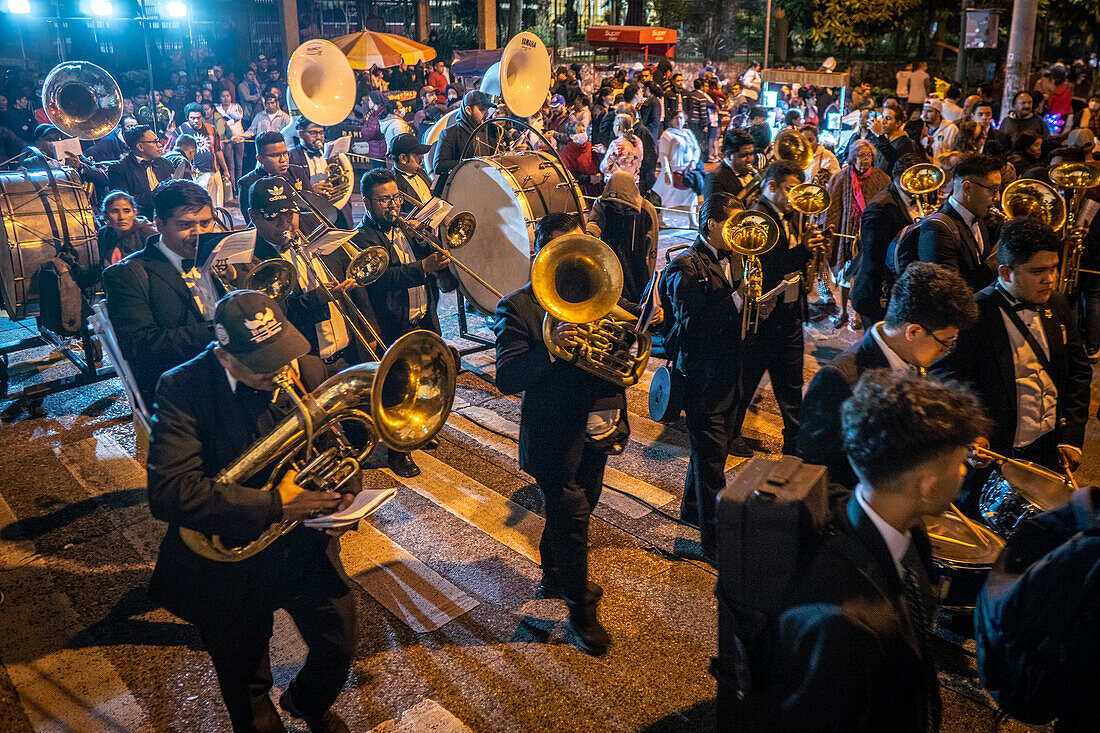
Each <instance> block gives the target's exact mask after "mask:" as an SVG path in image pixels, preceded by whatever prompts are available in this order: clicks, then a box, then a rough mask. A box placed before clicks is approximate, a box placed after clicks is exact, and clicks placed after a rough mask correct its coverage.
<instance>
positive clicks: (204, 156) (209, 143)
mask: <svg viewBox="0 0 1100 733" xmlns="http://www.w3.org/2000/svg"><path fill="white" fill-rule="evenodd" d="M183 113H184V114H185V115H187V121H186V122H184V123H183V124H182V125H180V126H179V127H177V128H176V130H175V132H174V133H173V135H172V137H171V138H169V143H172V142H174V138H175V137H178V136H179V135H190V136H191V137H193V138H195V141H196V142H197V143H198V147H197V149H196V151H195V159H194V160H193V161H191V162H192V164H193V165H194V167H195V173H196V176H195V183H197V184H199V185H200V186H202V187H203V188H205V189H206V190H207V192H208V193H209V194H210V199H211V201H213V202H214V208H220V207H221V206H222V202H223V194H224V190H223V185H224V184H225V183H226V182H227V181H229V170H228V169H227V168H226V166H225V156H224V155H222V143H221V138H220V137H219V136H218V133H217V132H216V131H215V130H214V128H213V126H211V125H210V123H208V122H206V120H205V119H204V116H203V108H202V107H200V106H199V105H197V104H189V105H187V106H186V107H185V108H184V110H183ZM219 173H220V174H221V175H219Z"/></svg>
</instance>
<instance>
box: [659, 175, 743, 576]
mask: <svg viewBox="0 0 1100 733" xmlns="http://www.w3.org/2000/svg"><path fill="white" fill-rule="evenodd" d="M739 209H741V204H740V202H739V201H738V200H737V199H736V198H734V197H733V196H732V195H730V194H728V193H724V192H722V191H718V192H715V193H713V194H711V195H710V196H709V197H707V198H706V199H705V200H704V201H703V206H702V208H701V209H700V210H699V235H698V236H697V237H696V239H695V242H694V243H693V244H692V245H691V247H689V248H688V249H687V251H685V252H683V253H682V254H680V255H679V256H678V257H676V259H674V260H673V261H672V262H671V263H670V264H669V266H668V267H667V268H666V269H665V272H664V275H663V276H662V278H661V295H662V302H663V303H665V307H666V308H668V309H669V316H670V318H671V321H670V325H669V336H668V337H667V339H666V343H667V344H669V345H672V344H675V346H674V347H673V351H674V352H675V354H676V365H675V366H676V370H677V371H678V372H680V373H681V374H683V375H684V377H685V380H684V381H685V384H684V387H685V390H684V391H685V394H684V411H685V413H686V414H687V429H688V440H689V441H690V443H691V462H690V464H689V465H688V474H687V482H686V484H685V486H684V497H683V501H682V502H681V504H680V518H681V519H683V520H684V521H685V522H690V523H691V524H697V525H699V534H700V538H701V544H702V550H703V555H704V557H705V558H707V560H708V561H709V562H711V563H712V564H713V563H714V561H715V558H716V557H717V555H716V544H715V541H716V535H715V533H716V527H715V504H716V500H717V497H718V492H719V491H721V490H722V489H723V488H725V486H726V476H725V470H726V454H727V451H728V448H729V444H730V441H731V439H732V438H734V437H736V433H734V432H732V430H733V428H734V427H735V426H734V424H733V422H734V419H735V416H736V411H737V403H738V396H739V379H740V370H739V369H738V364H739V363H740V351H741V316H740V313H739V305H738V302H736V301H735V299H734V295H735V292H736V289H737V282H738V281H739V280H740V279H741V262H740V259H741V258H740V255H737V254H735V253H733V252H731V251H730V249H729V247H728V246H727V245H726V243H725V241H724V240H723V238H722V226H723V224H724V223H725V221H726V220H727V219H728V218H729V217H730V216H732V215H733V214H734V213H736V212H737V211H738V210H739Z"/></svg>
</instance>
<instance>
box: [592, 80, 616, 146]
mask: <svg viewBox="0 0 1100 733" xmlns="http://www.w3.org/2000/svg"><path fill="white" fill-rule="evenodd" d="M611 106H612V102H611V87H600V89H599V91H597V92H596V101H595V103H594V104H593V105H592V144H593V145H595V146H597V147H598V146H601V145H602V146H603V147H604V148H605V149H606V148H607V146H608V145H610V144H611V135H610V130H611V128H610V126H606V125H604V121H605V120H606V119H607V115H609V114H611ZM611 119H612V120H614V119H615V118H614V117H612V118H611ZM605 131H606V132H605Z"/></svg>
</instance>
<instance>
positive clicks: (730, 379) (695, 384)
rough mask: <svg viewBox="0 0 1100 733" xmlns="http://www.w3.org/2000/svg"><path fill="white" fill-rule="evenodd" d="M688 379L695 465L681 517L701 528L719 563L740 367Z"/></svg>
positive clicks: (687, 410)
mask: <svg viewBox="0 0 1100 733" xmlns="http://www.w3.org/2000/svg"><path fill="white" fill-rule="evenodd" d="M719 370H720V368H718V369H715V371H719ZM688 371H691V370H690V367H689V368H688ZM685 376H686V379H685V384H684V391H685V394H684V412H685V414H686V417H687V431H688V441H689V443H690V445H691V460H690V462H689V464H688V473H687V481H686V483H685V484H684V497H683V499H682V500H681V502H680V518H681V519H683V520H684V521H685V522H691V523H693V524H698V525H699V538H700V544H701V545H702V547H703V553H704V554H706V555H707V556H708V557H712V558H713V557H716V554H715V552H716V549H717V526H716V523H715V510H716V509H717V506H716V504H717V501H718V492H719V491H721V490H722V489H724V488H725V487H726V455H727V454H728V453H729V442H730V438H732V437H733V436H735V435H737V433H736V432H734V430H735V423H736V419H737V407H738V404H739V401H738V396H739V391H738V382H737V366H736V365H735V364H730V365H729V366H728V373H725V374H722V373H717V374H712V375H709V376H702V375H692V374H687V375H685Z"/></svg>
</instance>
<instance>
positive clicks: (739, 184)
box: [703, 130, 756, 198]
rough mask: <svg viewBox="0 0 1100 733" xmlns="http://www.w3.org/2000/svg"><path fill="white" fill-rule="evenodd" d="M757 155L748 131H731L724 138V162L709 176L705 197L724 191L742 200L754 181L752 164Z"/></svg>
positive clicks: (704, 188)
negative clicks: (750, 183)
mask: <svg viewBox="0 0 1100 733" xmlns="http://www.w3.org/2000/svg"><path fill="white" fill-rule="evenodd" d="M755 155H756V148H755V147H754V146H753V142H752V135H750V134H749V133H748V131H746V130H730V131H728V132H727V133H726V134H725V135H723V136H722V161H721V163H719V164H718V167H717V168H715V169H714V170H713V171H711V172H710V173H708V174H707V177H706V182H705V183H704V184H703V197H704V198H710V197H711V194H714V193H717V192H719V191H724V192H725V193H728V194H730V195H731V196H737V197H738V198H742V196H741V192H742V191H743V190H744V188H745V187H746V186H747V185H748V184H749V182H750V181H751V180H752V176H753V173H754V170H753V167H752V164H753V159H754V157H755Z"/></svg>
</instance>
